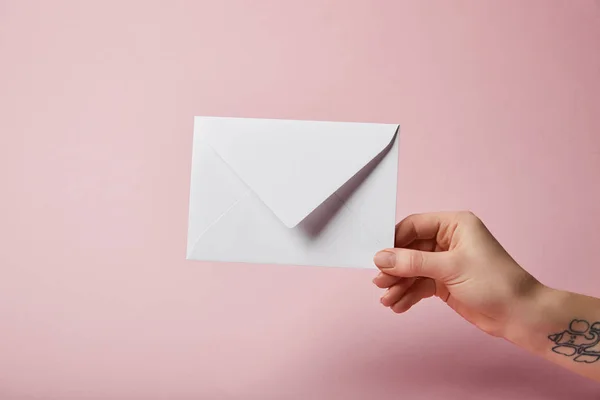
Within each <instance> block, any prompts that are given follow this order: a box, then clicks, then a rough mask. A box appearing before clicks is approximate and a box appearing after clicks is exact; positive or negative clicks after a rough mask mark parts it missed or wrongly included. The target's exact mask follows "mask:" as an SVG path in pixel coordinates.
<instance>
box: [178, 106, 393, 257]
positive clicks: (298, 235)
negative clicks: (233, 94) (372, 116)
mask: <svg viewBox="0 0 600 400" xmlns="http://www.w3.org/2000/svg"><path fill="white" fill-rule="evenodd" d="M398 130H399V126H398V125H394V124H371V123H350V122H324V121H292V120H275V119H248V118H219V117H196V118H195V119H194V144H193V155H192V176H191V187H190V209H189V227H188V245H187V258H188V259H192V260H203V261H226V262H248V263H269V264H295V265H315V266H339V267H358V268H373V267H374V266H373V262H372V259H373V256H374V254H375V253H376V252H377V251H378V250H380V249H382V248H384V247H391V246H393V239H394V224H395V210H396V182H397V166H398Z"/></svg>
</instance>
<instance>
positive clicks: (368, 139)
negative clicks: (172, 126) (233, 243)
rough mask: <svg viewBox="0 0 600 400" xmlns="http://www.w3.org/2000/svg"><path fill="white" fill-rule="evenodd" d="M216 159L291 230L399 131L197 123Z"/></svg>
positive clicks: (240, 121)
mask: <svg viewBox="0 0 600 400" xmlns="http://www.w3.org/2000/svg"><path fill="white" fill-rule="evenodd" d="M195 123H196V124H200V129H199V131H200V133H201V134H202V135H205V136H204V137H205V139H206V140H207V142H208V143H209V144H210V146H211V147H213V149H214V150H215V151H216V152H217V153H218V154H219V156H220V157H221V158H222V159H223V160H224V161H225V162H226V163H227V164H228V165H229V166H230V167H231V168H232V169H233V171H234V172H235V173H236V174H237V175H238V176H239V177H240V178H241V179H242V180H243V181H244V182H245V183H246V184H247V185H248V186H249V188H250V189H252V190H253V191H254V193H256V195H257V196H258V197H259V198H260V199H261V200H262V201H263V202H264V203H265V204H266V205H267V207H269V208H270V209H271V210H272V211H273V213H274V214H275V215H276V216H277V217H278V218H279V219H280V220H281V221H282V222H283V223H284V224H285V225H286V226H287V227H289V228H292V227H294V226H296V225H297V224H298V223H299V222H300V221H302V220H303V219H304V218H305V217H307V216H308V215H309V214H310V213H311V212H312V211H313V210H314V209H315V208H317V207H318V206H319V205H320V204H321V203H323V202H324V201H325V200H326V199H327V198H328V197H329V196H331V195H332V194H333V193H334V192H335V191H336V190H337V189H339V188H340V187H341V186H342V185H343V184H344V183H346V182H347V181H348V180H349V179H350V178H352V176H354V175H355V174H356V173H357V172H358V171H359V170H361V169H362V168H363V167H364V166H365V165H366V164H367V163H368V162H369V161H371V160H372V159H373V158H375V157H376V156H377V155H378V154H379V153H380V152H382V151H383V150H384V149H385V148H386V147H387V146H388V145H389V144H390V142H391V140H392V139H393V138H394V136H395V134H396V131H397V129H398V125H394V124H372V123H355V122H325V121H294V120H277V119H248V118H218V117H197V118H196V121H195Z"/></svg>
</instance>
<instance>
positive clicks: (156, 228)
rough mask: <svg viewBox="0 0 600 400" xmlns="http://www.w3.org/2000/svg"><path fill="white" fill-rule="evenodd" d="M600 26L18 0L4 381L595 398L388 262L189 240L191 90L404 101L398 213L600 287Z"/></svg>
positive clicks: (412, 6)
mask: <svg viewBox="0 0 600 400" xmlns="http://www.w3.org/2000/svg"><path fill="white" fill-rule="evenodd" d="M599 42H600V4H599V2H598V1H592V0H590V1H585V0H577V1H567V0H563V1H560V0H556V1H545V0H528V1H517V0H513V1H492V0H489V1H476V0H473V1H411V2H409V1H392V0H390V1H372V0H364V1H358V0H355V1H349V0H335V1H334V0H328V1H323V0H310V1H307V0H303V1H294V2H292V1H277V0H270V1H266V0H253V1H251V0H248V1H243V0H239V1H223V0H219V1H166V0H165V1H162V2H161V1H123V0H119V1H116V0H115V1H95V2H92V1H52V2H51V1H37V2H34V1H17V0H13V1H8V0H0V183H1V184H2V186H1V187H2V197H1V199H0V205H1V207H0V221H1V222H0V243H1V244H0V246H1V247H0V398H2V399H3V400H5V399H6V400H8V399H10V400H12V399H77V400H79V399H144V400H146V399H148V400H152V399H175V400H176V399H367V398H369V399H371V398H372V399H395V398H410V399H433V398H442V397H443V398H445V399H470V398H473V399H506V398H508V396H511V398H515V399H517V398H523V399H562V398H581V399H582V398H585V399H587V398H592V397H593V398H596V397H595V394H596V395H597V394H598V393H600V388H599V387H598V386H597V385H595V384H592V383H590V382H586V381H585V380H583V379H581V378H579V377H577V376H575V375H572V374H570V373H568V372H564V371H562V370H560V369H558V368H557V367H554V366H553V365H549V364H546V363H545V362H544V361H542V360H539V359H537V358H535V357H533V356H530V355H529V354H527V353H525V352H524V351H521V350H520V349H516V348H513V347H512V346H511V345H509V344H507V343H505V342H504V341H502V340H499V339H493V338H490V337H487V336H485V335H484V334H482V333H480V332H479V331H478V330H476V329H475V328H473V327H471V326H470V325H468V324H467V323H466V322H464V321H462V320H461V319H460V318H459V317H457V316H456V315H454V314H453V313H452V312H451V311H450V310H448V309H446V308H445V307H444V306H443V305H442V304H440V303H439V302H437V301H425V302H424V303H423V304H422V305H420V306H419V307H417V308H415V309H414V310H412V311H411V312H409V313H408V314H406V315H403V316H397V315H394V314H393V313H391V312H390V311H389V310H386V309H384V308H383V307H382V306H381V305H380V304H379V302H378V297H379V295H380V291H379V290H378V289H376V288H375V287H374V286H373V285H372V284H371V278H372V277H373V276H374V272H373V271H365V270H362V271H361V270H359V271H357V270H345V269H333V268H300V267H275V266H249V265H223V264H204V263H196V262H187V261H185V260H184V257H185V243H186V240H185V239H186V227H187V206H188V182H189V173H190V155H191V147H190V146H191V141H192V123H193V116H194V115H223V116H243V117H277V118H299V119H326V120H351V121H375V122H398V123H400V124H402V137H401V151H400V153H401V160H400V169H401V170H400V177H399V185H400V186H399V187H400V192H399V201H398V218H401V217H402V216H404V215H406V214H408V213H412V212H419V211H430V210H442V209H443V210H447V209H472V210H474V211H475V212H477V213H478V214H480V215H481V216H482V217H483V218H484V219H485V220H486V221H487V223H488V224H489V226H490V228H491V229H492V230H493V231H494V232H495V233H496V234H497V236H498V237H499V238H500V239H501V241H502V242H503V243H504V244H505V245H506V247H507V248H508V249H509V250H510V251H511V252H512V253H513V254H514V255H515V257H516V258H517V259H518V260H519V261H521V262H522V263H523V265H524V266H526V267H527V268H528V269H529V270H530V271H532V272H533V273H534V274H535V275H536V276H538V277H539V278H540V279H541V280H543V281H544V282H546V283H548V284H550V285H554V286H559V287H562V288H565V289H570V290H576V291H581V292H585V293H588V294H592V295H597V296H600V286H599V285H598V282H599V279H600V264H599V261H598V260H599V259H600V245H598V243H600V229H599V228H598V226H599V224H600V51H599V50H598V49H599V47H598V46H599V44H598V43H599Z"/></svg>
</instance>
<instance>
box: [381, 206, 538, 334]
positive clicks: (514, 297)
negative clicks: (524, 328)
mask: <svg viewBox="0 0 600 400" xmlns="http://www.w3.org/2000/svg"><path fill="white" fill-rule="evenodd" d="M395 246H396V248H393V249H386V250H383V251H381V252H379V253H377V255H376V256H375V264H376V265H377V267H379V269H380V270H381V272H380V273H379V275H378V276H377V277H376V278H375V279H374V283H375V284H376V285H377V286H378V287H380V288H387V291H386V292H385V294H384V295H383V297H382V298H381V302H382V303H383V305H385V306H388V307H390V308H391V309H392V310H393V311H395V312H397V313H402V312H405V311H407V310H408V309H409V308H411V307H412V306H413V305H415V304H416V303H418V302H419V301H420V300H421V299H423V298H427V297H431V296H434V295H435V296H437V297H439V298H440V299H442V300H443V301H445V302H446V303H447V304H448V306H450V307H451V308H452V309H453V310H454V311H456V312H457V313H458V314H460V315H461V316H462V317H463V318H465V319H466V320H467V321H469V322H471V323H472V324H474V325H476V326H477V327H479V328H480V329H481V330H483V331H485V332H487V333H489V334H491V335H494V336H504V334H505V329H506V328H507V327H508V326H509V325H510V322H511V319H512V318H513V316H514V314H515V310H517V309H518V308H519V305H520V304H521V303H522V302H523V301H524V300H525V299H527V298H530V297H532V296H534V295H535V294H536V293H537V292H538V290H539V289H542V288H543V285H541V284H540V283H539V282H538V281H537V280H536V279H535V278H534V277H533V276H531V275H530V274H529V273H528V272H527V271H525V270H524V269H523V268H521V267H520V266H519V265H518V264H517V263H516V262H515V260H513V259H512V257H511V256H510V255H509V254H508V253H507V252H506V251H505V250H504V248H503V247H502V246H501V245H500V243H498V241H497V240H496V239H495V238H494V237H493V236H492V234H491V233H490V232H489V230H488V229H487V228H486V227H485V225H484V224H483V222H482V221H481V220H480V219H479V218H477V217H476V216H475V215H473V214H472V213H470V212H458V213H434V214H420V215H412V216H410V217H408V218H406V219H405V220H403V221H402V222H400V223H399V224H398V225H397V226H396V243H395Z"/></svg>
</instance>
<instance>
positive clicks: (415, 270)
mask: <svg viewBox="0 0 600 400" xmlns="http://www.w3.org/2000/svg"><path fill="white" fill-rule="evenodd" d="M407 268H408V272H409V273H411V274H412V275H418V274H419V273H420V271H421V270H422V269H423V254H422V253H421V252H420V251H411V252H410V253H409V258H408V265H407Z"/></svg>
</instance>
